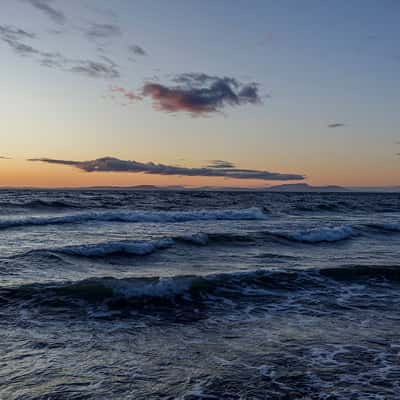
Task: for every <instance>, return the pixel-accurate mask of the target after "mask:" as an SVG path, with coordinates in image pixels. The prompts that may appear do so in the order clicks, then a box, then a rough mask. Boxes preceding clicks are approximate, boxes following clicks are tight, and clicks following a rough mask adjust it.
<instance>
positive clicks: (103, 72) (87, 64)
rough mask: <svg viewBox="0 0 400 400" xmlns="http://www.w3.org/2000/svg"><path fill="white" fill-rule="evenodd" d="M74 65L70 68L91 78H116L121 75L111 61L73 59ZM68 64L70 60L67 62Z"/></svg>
mask: <svg viewBox="0 0 400 400" xmlns="http://www.w3.org/2000/svg"><path fill="white" fill-rule="evenodd" d="M69 62H72V63H73V64H74V65H72V66H71V67H70V68H69V70H70V71H71V72H75V73H79V74H82V75H85V76H88V77H91V78H106V79H114V78H118V77H119V76H120V73H119V71H118V69H117V68H116V67H115V64H111V63H109V62H106V63H104V62H99V61H92V60H71V61H69ZM67 64H68V62H67Z"/></svg>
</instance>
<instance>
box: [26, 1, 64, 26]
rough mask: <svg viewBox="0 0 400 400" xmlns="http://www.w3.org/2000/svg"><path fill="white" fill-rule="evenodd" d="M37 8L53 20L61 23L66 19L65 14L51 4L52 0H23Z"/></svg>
mask: <svg viewBox="0 0 400 400" xmlns="http://www.w3.org/2000/svg"><path fill="white" fill-rule="evenodd" d="M23 1H25V2H27V3H29V4H31V5H32V6H33V7H35V8H36V9H37V10H39V11H40V12H42V13H43V14H45V15H46V16H47V17H49V18H50V19H51V20H52V21H53V22H55V23H57V24H60V25H63V24H65V22H66V21H67V17H66V16H65V14H64V13H63V12H62V11H61V10H60V9H57V8H55V7H54V6H53V4H54V0H23Z"/></svg>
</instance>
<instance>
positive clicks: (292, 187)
mask: <svg viewBox="0 0 400 400" xmlns="http://www.w3.org/2000/svg"><path fill="white" fill-rule="evenodd" d="M0 189H32V190H34V189H46V188H30V187H24V188H13V187H0ZM48 189H49V190H62V189H68V190H140V191H141V190H144V191H145V190H148V191H152V190H153V191H156V190H161V191H178V192H179V191H192V190H196V191H223V192H248V191H252V192H297V193H309V192H313V193H343V192H350V193H351V192H364V193H368V192H369V193H371V192H376V193H393V192H400V186H381V187H379V186H378V187H366V186H354V187H343V186H336V185H327V186H313V185H309V184H308V183H288V184H283V185H275V186H266V187H265V186H264V187H235V186H231V187H228V186H225V187H221V186H199V187H188V186H179V185H176V186H175V185H174V186H156V185H138V186H89V187H75V188H74V187H73V188H68V187H65V188H48Z"/></svg>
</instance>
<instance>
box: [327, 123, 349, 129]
mask: <svg viewBox="0 0 400 400" xmlns="http://www.w3.org/2000/svg"><path fill="white" fill-rule="evenodd" d="M343 126H346V125H345V124H343V123H341V122H335V123H333V124H329V125H328V128H342V127H343Z"/></svg>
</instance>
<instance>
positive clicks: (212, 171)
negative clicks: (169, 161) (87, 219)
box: [28, 157, 305, 181]
mask: <svg viewBox="0 0 400 400" xmlns="http://www.w3.org/2000/svg"><path fill="white" fill-rule="evenodd" d="M28 161H34V162H44V163H48V164H58V165H67V166H71V167H75V168H78V169H80V170H82V171H86V172H131V173H139V172H143V173H146V174H152V175H176V176H208V177H222V178H232V179H258V180H265V181H288V180H303V179H304V178H305V177H304V176H303V175H298V174H282V173H277V172H269V171H259V170H253V169H239V168H207V167H203V168H186V167H176V166H173V165H165V164H156V163H153V162H148V163H142V162H139V161H134V160H120V159H118V158H114V157H103V158H98V159H96V160H90V161H72V160H57V159H52V158H32V159H29V160H28Z"/></svg>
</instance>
